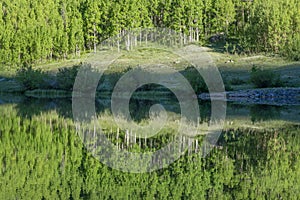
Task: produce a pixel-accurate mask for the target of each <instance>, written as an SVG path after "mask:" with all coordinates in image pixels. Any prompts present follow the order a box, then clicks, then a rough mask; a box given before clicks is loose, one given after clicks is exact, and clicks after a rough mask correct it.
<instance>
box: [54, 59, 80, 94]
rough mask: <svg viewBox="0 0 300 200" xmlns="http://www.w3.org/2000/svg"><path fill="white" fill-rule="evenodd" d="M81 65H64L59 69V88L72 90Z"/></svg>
mask: <svg viewBox="0 0 300 200" xmlns="http://www.w3.org/2000/svg"><path fill="white" fill-rule="evenodd" d="M80 67H81V65H74V66H73V67H64V68H61V69H59V70H58V73H57V74H56V80H57V84H58V88H59V89H63V90H72V89H73V86H74V82H75V79H76V76H77V73H78V70H79V68H80Z"/></svg>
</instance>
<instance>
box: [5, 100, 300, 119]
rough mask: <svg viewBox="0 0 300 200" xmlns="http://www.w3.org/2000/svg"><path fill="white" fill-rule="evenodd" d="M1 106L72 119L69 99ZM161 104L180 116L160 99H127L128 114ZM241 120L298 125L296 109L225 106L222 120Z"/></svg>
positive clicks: (204, 106) (105, 106)
mask: <svg viewBox="0 0 300 200" xmlns="http://www.w3.org/2000/svg"><path fill="white" fill-rule="evenodd" d="M5 104H16V110H17V112H18V114H19V115H20V116H22V117H26V116H27V117H30V116H33V115H38V114H41V113H43V112H49V111H51V110H55V111H57V112H58V114H59V115H61V116H63V117H67V118H72V117H73V115H72V99H71V98H66V99H37V98H28V97H25V96H15V95H14V96H12V97H6V98H5V100H1V95H0V106H1V105H5ZM155 104H161V105H162V106H163V107H164V108H165V109H166V111H168V112H173V113H176V114H180V113H181V110H180V105H179V103H178V101H177V100H176V98H162V99H156V100H153V99H152V100H145V99H131V100H130V105H129V110H130V113H131V117H132V118H133V119H134V120H135V121H140V120H142V119H145V118H146V119H147V118H149V109H150V108H151V106H152V105H155ZM95 105H96V112H97V114H98V115H99V114H101V113H104V112H107V111H108V112H110V111H111V100H110V99H109V98H101V99H100V98H98V99H96V100H95ZM199 110H200V117H201V119H202V120H204V121H205V120H206V121H208V120H209V118H210V115H211V103H210V102H209V101H201V100H199ZM235 119H243V120H248V121H251V122H253V123H255V122H258V121H268V120H283V121H289V122H296V123H299V122H300V106H294V105H292V106H272V105H251V104H241V103H232V102H228V103H227V113H226V120H228V121H230V120H235Z"/></svg>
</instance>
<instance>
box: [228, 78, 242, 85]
mask: <svg viewBox="0 0 300 200" xmlns="http://www.w3.org/2000/svg"><path fill="white" fill-rule="evenodd" d="M245 83H246V82H245V81H244V80H242V79H240V78H233V79H231V80H230V84H231V85H243V84H245Z"/></svg>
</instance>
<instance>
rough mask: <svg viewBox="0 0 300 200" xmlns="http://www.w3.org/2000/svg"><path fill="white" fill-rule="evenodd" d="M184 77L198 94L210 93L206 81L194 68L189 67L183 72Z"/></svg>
mask: <svg viewBox="0 0 300 200" xmlns="http://www.w3.org/2000/svg"><path fill="white" fill-rule="evenodd" d="M182 75H183V76H184V77H185V78H186V79H187V80H188V81H189V82H190V84H191V86H192V88H193V89H194V91H195V93H196V94H199V93H202V92H208V88H207V85H206V83H205V81H204V79H203V78H202V76H201V75H200V73H199V72H198V71H197V69H195V68H194V67H188V68H187V69H185V70H184V71H183V72H182Z"/></svg>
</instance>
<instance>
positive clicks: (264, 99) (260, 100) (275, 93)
mask: <svg viewBox="0 0 300 200" xmlns="http://www.w3.org/2000/svg"><path fill="white" fill-rule="evenodd" d="M225 97H226V98H225ZM199 98H200V99H202V100H224V101H229V102H239V103H245V104H265V105H278V106H283V105H300V88H267V89H247V90H240V91H230V92H225V94H224V93H212V94H209V93H202V94H200V95H199Z"/></svg>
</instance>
